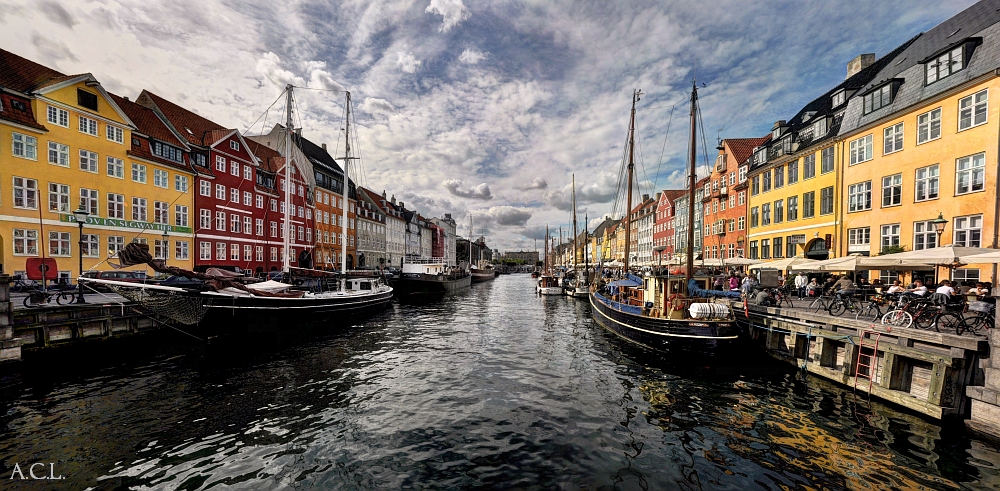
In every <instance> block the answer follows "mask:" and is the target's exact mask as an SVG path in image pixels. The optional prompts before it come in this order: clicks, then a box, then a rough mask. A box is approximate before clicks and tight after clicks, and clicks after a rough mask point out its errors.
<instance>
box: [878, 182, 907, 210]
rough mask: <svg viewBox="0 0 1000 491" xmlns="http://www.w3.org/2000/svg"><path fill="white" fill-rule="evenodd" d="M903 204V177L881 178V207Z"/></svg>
mask: <svg viewBox="0 0 1000 491" xmlns="http://www.w3.org/2000/svg"><path fill="white" fill-rule="evenodd" d="M902 202H903V175H902V174H894V175H891V176H885V177H883V178H882V207H883V208H884V207H887V206H896V205H899V204H901V203H902Z"/></svg>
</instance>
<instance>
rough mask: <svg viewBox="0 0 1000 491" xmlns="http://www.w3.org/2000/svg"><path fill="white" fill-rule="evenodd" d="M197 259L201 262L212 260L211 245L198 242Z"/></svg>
mask: <svg viewBox="0 0 1000 491" xmlns="http://www.w3.org/2000/svg"><path fill="white" fill-rule="evenodd" d="M198 259H200V260H202V261H211V260H212V243H211V242H208V241H201V242H198Z"/></svg>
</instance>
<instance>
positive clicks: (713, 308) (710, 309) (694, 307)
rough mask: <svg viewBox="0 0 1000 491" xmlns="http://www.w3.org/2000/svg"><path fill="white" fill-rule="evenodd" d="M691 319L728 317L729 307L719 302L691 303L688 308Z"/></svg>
mask: <svg viewBox="0 0 1000 491" xmlns="http://www.w3.org/2000/svg"><path fill="white" fill-rule="evenodd" d="M688 312H690V313H691V318H692V319H710V318H716V319H722V318H727V317H729V307H728V306H727V305H723V304H719V303H693V304H691V307H689V308H688Z"/></svg>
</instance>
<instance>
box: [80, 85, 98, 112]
mask: <svg viewBox="0 0 1000 491" xmlns="http://www.w3.org/2000/svg"><path fill="white" fill-rule="evenodd" d="M76 103H77V104H79V105H80V106H82V107H85V108H87V109H91V110H94V111H96V110H97V94H94V93H92V92H87V91H86V90H83V89H76Z"/></svg>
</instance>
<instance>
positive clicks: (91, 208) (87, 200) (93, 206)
mask: <svg viewBox="0 0 1000 491" xmlns="http://www.w3.org/2000/svg"><path fill="white" fill-rule="evenodd" d="M99 198H100V193H99V192H97V190H96V189H87V188H80V206H81V207H82V208H83V209H84V210H87V212H88V213H90V215H91V216H94V217H96V216H98V215H100V208H99V206H98V201H99Z"/></svg>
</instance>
